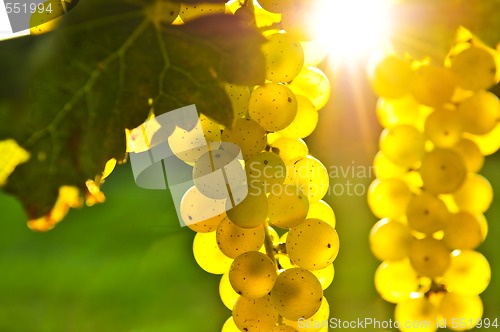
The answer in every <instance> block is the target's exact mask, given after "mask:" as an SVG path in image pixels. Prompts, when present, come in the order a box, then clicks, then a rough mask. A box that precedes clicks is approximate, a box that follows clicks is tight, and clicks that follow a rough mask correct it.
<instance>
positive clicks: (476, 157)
mask: <svg viewBox="0 0 500 332" xmlns="http://www.w3.org/2000/svg"><path fill="white" fill-rule="evenodd" d="M454 150H455V151H457V152H458V153H459V154H460V155H461V156H462V158H463V159H464V161H465V167H466V168H467V171H468V172H469V173H477V172H479V171H480V170H481V168H483V164H484V155H483V153H482V152H481V150H480V149H479V146H478V145H477V144H476V143H475V142H474V141H472V140H470V139H467V138H463V139H462V140H461V141H460V142H458V143H457V144H456V145H455V146H454Z"/></svg>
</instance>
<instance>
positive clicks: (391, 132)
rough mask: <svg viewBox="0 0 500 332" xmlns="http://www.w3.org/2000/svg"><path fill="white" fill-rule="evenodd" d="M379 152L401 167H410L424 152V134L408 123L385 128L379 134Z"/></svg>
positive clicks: (419, 159) (420, 158)
mask: <svg viewBox="0 0 500 332" xmlns="http://www.w3.org/2000/svg"><path fill="white" fill-rule="evenodd" d="M379 145H380V152H382V153H383V154H384V155H385V156H386V157H387V158H388V159H389V160H390V161H392V162H393V163H395V164H396V165H399V166H402V167H407V168H409V167H412V166H413V165H415V164H416V163H418V162H419V161H421V160H422V157H423V156H424V154H425V136H424V134H423V133H422V132H420V131H419V130H418V129H416V128H415V127H413V126H410V125H399V126H395V127H392V128H387V129H385V130H384V131H383V132H382V134H381V135H380V142H379Z"/></svg>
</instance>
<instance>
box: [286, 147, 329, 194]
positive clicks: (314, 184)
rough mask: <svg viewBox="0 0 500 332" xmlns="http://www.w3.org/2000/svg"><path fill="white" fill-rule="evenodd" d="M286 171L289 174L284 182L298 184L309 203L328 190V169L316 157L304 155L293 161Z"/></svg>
mask: <svg viewBox="0 0 500 332" xmlns="http://www.w3.org/2000/svg"><path fill="white" fill-rule="evenodd" d="M288 171H289V173H290V174H288V176H289V178H288V179H287V180H286V181H285V183H289V184H293V185H296V186H298V187H299V188H300V189H301V190H302V191H303V192H304V193H305V194H306V195H307V197H308V198H309V203H313V202H317V201H319V200H320V199H322V198H323V197H324V196H325V195H326V193H327V192H328V186H329V183H330V177H329V174H328V170H327V169H326V167H325V166H324V165H323V164H322V163H321V162H320V161H319V160H318V159H316V158H314V157H312V156H306V157H305V158H302V159H300V160H298V161H297V162H295V163H294V165H293V167H290V168H289V169H288Z"/></svg>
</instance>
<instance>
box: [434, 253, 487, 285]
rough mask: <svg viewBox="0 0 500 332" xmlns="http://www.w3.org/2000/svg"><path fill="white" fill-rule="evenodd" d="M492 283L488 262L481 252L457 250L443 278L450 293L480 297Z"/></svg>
mask: <svg viewBox="0 0 500 332" xmlns="http://www.w3.org/2000/svg"><path fill="white" fill-rule="evenodd" d="M490 281H491V268H490V264H489V263H488V260H487V259H486V258H485V257H484V256H483V255H482V254H481V253H479V252H477V251H472V250H461V251H459V250H457V251H454V252H453V254H452V256H451V264H450V267H449V268H448V270H446V273H445V274H444V276H443V283H444V284H445V285H446V289H447V290H448V291H449V292H454V293H460V294H466V295H478V294H481V293H482V292H484V291H485V289H486V288H487V287H488V285H489V284H490Z"/></svg>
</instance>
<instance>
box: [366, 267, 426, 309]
mask: <svg viewBox="0 0 500 332" xmlns="http://www.w3.org/2000/svg"><path fill="white" fill-rule="evenodd" d="M375 288H376V289H377V292H378V293H379V294H380V296H381V297H382V298H383V299H384V300H386V301H388V302H391V303H400V302H404V301H408V300H409V299H410V298H411V295H412V294H413V293H416V292H418V291H419V290H420V280H419V277H418V274H417V273H416V272H415V270H414V269H413V267H412V266H411V264H410V261H409V260H408V259H403V260H400V261H394V262H382V264H380V265H379V267H378V268H377V270H376V271H375Z"/></svg>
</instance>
